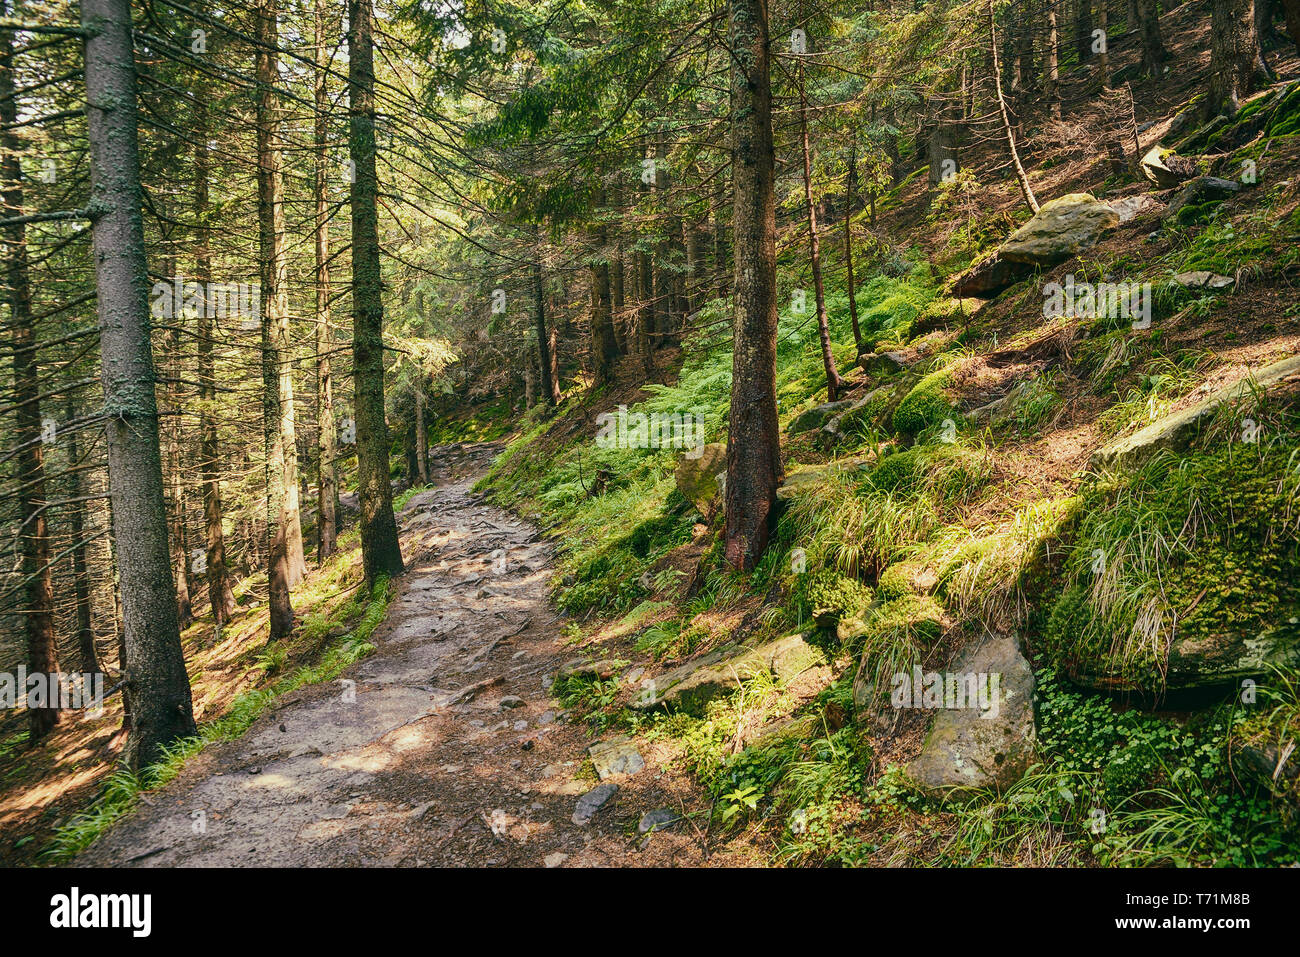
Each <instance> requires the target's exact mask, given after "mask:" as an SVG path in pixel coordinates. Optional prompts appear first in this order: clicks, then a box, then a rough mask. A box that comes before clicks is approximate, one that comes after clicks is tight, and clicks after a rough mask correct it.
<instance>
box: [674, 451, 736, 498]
mask: <svg viewBox="0 0 1300 957" xmlns="http://www.w3.org/2000/svg"><path fill="white" fill-rule="evenodd" d="M693 454H695V453H694V452H693V451H692V452H687V453H683V454H682V455H680V456H679V457H678V459H677V470H676V472H675V473H674V476H673V477H674V478H675V479H676V481H677V490H678V491H679V492H681V493H682V496H683V497H684V498H685V499H686V500H687V501H688V502H690V503H691V504H692V505H694V506H695V508H696V510H697V511H699V512H700V513H701V514H704V513H706V512H707V511H708V510H709V508H710V507H711V506H712V505H713V502H714V500H715V499H717V498H718V497H719V489H718V478H717V476H718V473H719V472H726V470H727V445H726V443H725V442H710V443H709V444H708V445H706V446H704V447H703V448H702V449H701V450H700V451H699V454H698V455H696V456H695V458H691V457H690V456H691V455H693Z"/></svg>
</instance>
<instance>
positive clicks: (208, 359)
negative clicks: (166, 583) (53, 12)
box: [194, 96, 235, 627]
mask: <svg viewBox="0 0 1300 957" xmlns="http://www.w3.org/2000/svg"><path fill="white" fill-rule="evenodd" d="M194 110H195V112H194V222H195V223H196V229H195V236H194V278H195V280H196V281H197V282H198V283H199V287H200V288H201V289H204V290H206V289H207V288H208V285H207V284H208V282H210V281H211V279H212V249H211V245H210V240H211V235H212V227H211V226H210V225H209V223H208V216H209V202H208V177H209V167H208V157H209V151H208V136H209V130H208V108H207V104H206V102H205V101H204V100H203V98H202V97H201V96H200V97H198V98H197V101H196V103H195V108H194ZM212 312H213V308H212V304H211V303H209V302H208V300H207V296H206V295H205V296H204V297H203V307H202V308H201V309H199V311H198V316H197V317H196V321H197V324H198V350H197V351H198V361H197V366H198V371H197V374H198V380H199V383H198V389H199V480H200V481H201V482H202V483H203V525H204V529H205V539H206V555H205V559H206V565H207V567H206V568H205V569H204V575H205V577H206V578H207V581H208V602H209V604H211V606H212V617H213V621H214V623H215V624H216V625H217V627H220V626H222V625H224V624H225V623H226V622H228V621H230V618H231V616H232V615H233V614H234V613H235V593H234V591H233V590H232V588H231V585H230V571H229V569H227V567H226V540H225V534H224V532H223V531H222V526H221V478H220V474H221V473H220V462H221V445H220V433H219V431H218V426H217V415H216V402H217V385H216V369H215V366H214V363H213V358H212V346H213V328H212V319H213V316H212Z"/></svg>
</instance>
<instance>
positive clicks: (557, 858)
mask: <svg viewBox="0 0 1300 957" xmlns="http://www.w3.org/2000/svg"><path fill="white" fill-rule="evenodd" d="M568 859H569V855H568V854H565V853H564V852H563V851H556V852H555V853H554V854H547V855H546V856H545V857H543V858H542V863H543V864H545V865H546V866H547V867H559V866H560V865H561V864H563V863H564V862H565V861H567V860H568Z"/></svg>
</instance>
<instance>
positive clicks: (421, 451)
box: [415, 374, 429, 485]
mask: <svg viewBox="0 0 1300 957" xmlns="http://www.w3.org/2000/svg"><path fill="white" fill-rule="evenodd" d="M424 408H425V406H424V375H423V374H421V376H420V381H419V382H417V383H416V384H415V474H416V478H417V479H419V482H420V484H421V485H428V484H429V424H428V422H427V421H426V419H425V414H424Z"/></svg>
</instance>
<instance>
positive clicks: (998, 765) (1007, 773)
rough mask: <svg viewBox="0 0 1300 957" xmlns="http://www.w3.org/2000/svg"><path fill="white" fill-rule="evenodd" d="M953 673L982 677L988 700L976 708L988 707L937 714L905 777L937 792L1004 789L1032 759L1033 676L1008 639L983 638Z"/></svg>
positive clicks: (1016, 645)
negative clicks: (986, 706) (987, 788)
mask: <svg viewBox="0 0 1300 957" xmlns="http://www.w3.org/2000/svg"><path fill="white" fill-rule="evenodd" d="M951 674H953V675H955V676H956V677H957V678H958V679H961V678H963V677H965V676H968V675H975V676H981V675H982V676H985V677H984V678H983V679H981V680H982V681H984V682H986V683H985V684H984V685H983V686H982V687H983V690H984V692H985V694H986V700H985V701H983V702H979V703H987V704H989V705H990V707H989V708H988V709H987V710H982V709H981V708H979V707H971V706H969V704H968V705H967V706H966V707H954V708H945V709H941V710H938V711H937V712H936V714H935V716H934V721H933V723H932V724H931V726H930V732H929V734H927V735H926V738H925V744H924V745H922V747H921V754H920V755H919V756H918V757H917V758H916V760H915V761H913V762H912V763H911V764H909V765H908V766H907V776H908V777H909V778H911V779H912V780H913V781H915V782H916V783H917V784H919V785H921V787H923V788H925V789H927V790H930V791H936V792H940V793H943V792H947V791H951V790H953V789H959V788H979V787H996V788H998V789H999V790H1002V789H1004V788H1006V787H1008V786H1010V785H1012V784H1014V783H1016V782H1017V781H1019V780H1020V778H1021V776H1022V775H1023V774H1024V773H1025V769H1026V768H1028V767H1029V763H1030V761H1031V760H1032V758H1033V753H1034V740H1035V726H1034V673H1033V670H1032V669H1031V668H1030V667H1029V662H1028V661H1026V660H1025V656H1024V655H1023V654H1021V653H1020V644H1019V642H1018V641H1017V640H1016V637H1015V636H1014V635H1010V634H1005V635H997V636H991V637H989V638H986V639H985V640H983V641H981V642H980V643H978V644H977V645H975V646H973V647H968V648H967V649H966V650H965V651H964V652H962V654H960V655H959V656H958V657H957V660H955V661H954V662H953V663H952V666H951ZM994 676H996V683H995V682H994ZM941 677H944V678H946V677H947V676H946V675H941ZM945 685H946V682H945ZM918 696H919V694H918ZM923 700H924V699H923ZM942 703H943V704H953V703H954V702H951V701H944V702H942Z"/></svg>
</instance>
